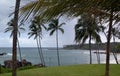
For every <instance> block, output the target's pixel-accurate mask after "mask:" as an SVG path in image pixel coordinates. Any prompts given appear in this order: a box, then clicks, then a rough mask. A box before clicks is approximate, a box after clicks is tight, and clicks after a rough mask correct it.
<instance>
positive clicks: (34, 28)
mask: <svg viewBox="0 0 120 76" xmlns="http://www.w3.org/2000/svg"><path fill="white" fill-rule="evenodd" d="M43 23H44V20H43V19H40V17H39V16H36V17H35V18H34V19H33V20H32V22H31V25H30V26H29V29H30V32H29V33H28V35H30V36H29V38H30V37H32V36H34V39H36V43H37V46H38V52H39V57H40V61H41V63H42V64H43V65H44V66H45V61H44V57H43V52H42V47H41V38H42V28H44V29H45V30H46V27H45V26H44V24H43Z"/></svg>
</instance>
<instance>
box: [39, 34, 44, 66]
mask: <svg viewBox="0 0 120 76" xmlns="http://www.w3.org/2000/svg"><path fill="white" fill-rule="evenodd" d="M39 46H40V53H41V60H42V64H43V66H45V61H44V56H43V51H42V46H41V40H40V35H39Z"/></svg>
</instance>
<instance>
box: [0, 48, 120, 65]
mask: <svg viewBox="0 0 120 76" xmlns="http://www.w3.org/2000/svg"><path fill="white" fill-rule="evenodd" d="M11 50H12V49H11V48H0V53H3V52H5V53H7V54H6V55H4V56H0V64H4V61H5V60H10V59H12V51H11ZM42 50H43V56H44V60H45V65H46V66H57V64H58V63H57V51H56V49H48V48H45V49H42ZM94 51H95V50H94ZM94 51H92V62H93V64H97V56H96V54H95V53H94ZM101 51H104V50H101ZM21 53H22V59H26V60H27V61H29V62H31V63H32V64H39V63H41V62H40V59H39V55H38V50H37V48H21ZM59 55H60V64H61V65H73V64H89V51H88V50H66V49H59ZM110 56H111V58H110V62H111V63H115V60H114V57H113V55H112V54H110ZM105 57H106V55H105V54H101V55H100V59H101V63H105ZM17 59H18V60H20V57H19V52H17ZM118 59H120V55H118Z"/></svg>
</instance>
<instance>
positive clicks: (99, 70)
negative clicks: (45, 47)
mask: <svg viewBox="0 0 120 76" xmlns="http://www.w3.org/2000/svg"><path fill="white" fill-rule="evenodd" d="M104 70H105V65H97V64H96V65H94V64H93V65H87V64H86V65H71V66H60V67H46V68H37V69H29V70H22V71H18V72H17V76H104ZM0 76H11V73H5V74H1V75H0ZM110 76H120V65H116V64H113V65H110Z"/></svg>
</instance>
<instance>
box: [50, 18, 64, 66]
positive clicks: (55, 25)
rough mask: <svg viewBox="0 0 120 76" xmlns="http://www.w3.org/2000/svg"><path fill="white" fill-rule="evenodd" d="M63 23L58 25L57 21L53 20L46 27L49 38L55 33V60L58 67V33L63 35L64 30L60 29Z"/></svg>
mask: <svg viewBox="0 0 120 76" xmlns="http://www.w3.org/2000/svg"><path fill="white" fill-rule="evenodd" d="M64 24H65V23H61V24H59V19H53V20H52V21H51V22H50V24H49V27H48V31H50V36H51V35H53V33H54V32H56V44H57V58H58V66H60V57H59V45H58V31H61V32H62V33H64V30H63V29H62V28H61V27H62V25H64Z"/></svg>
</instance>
